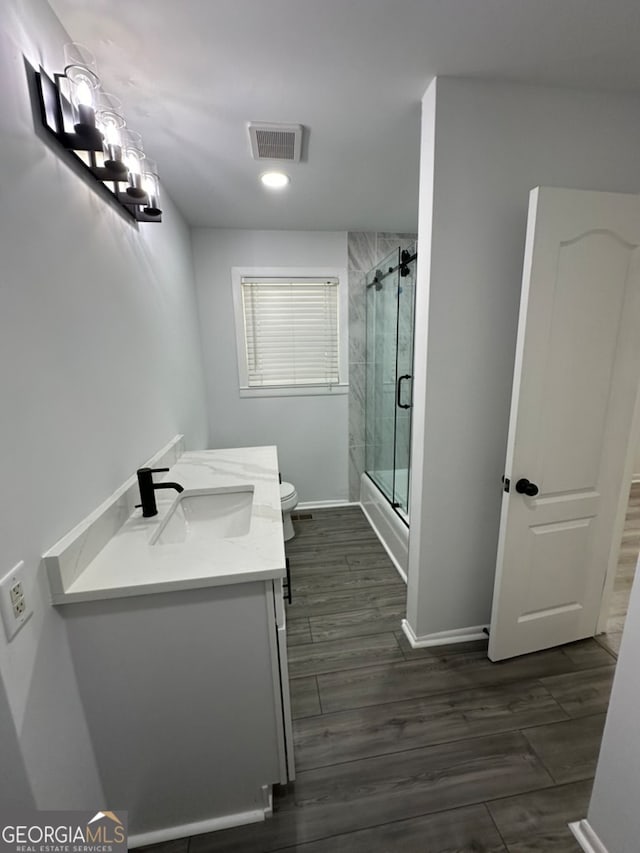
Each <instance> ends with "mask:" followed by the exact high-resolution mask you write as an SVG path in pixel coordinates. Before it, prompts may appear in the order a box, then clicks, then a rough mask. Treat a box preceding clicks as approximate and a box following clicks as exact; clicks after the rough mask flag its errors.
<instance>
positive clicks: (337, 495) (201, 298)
mask: <svg viewBox="0 0 640 853" xmlns="http://www.w3.org/2000/svg"><path fill="white" fill-rule="evenodd" d="M192 240H193V252H194V263H195V269H196V281H197V287H198V303H199V312H200V329H201V337H202V344H203V352H204V363H205V372H206V377H207V388H208V400H209V416H210V423H211V435H210V446H211V447H241V446H246V445H260V444H276V445H277V446H278V458H279V461H280V469H281V471H282V477H283V479H286V480H289V481H290V482H292V483H293V484H294V485H295V486H296V488H297V490H298V494H299V496H300V500H301V501H324V500H346V498H347V495H348V429H349V428H348V396H347V395H346V394H343V395H336V396H332V395H326V394H325V395H317V396H308V397H244V398H240V395H239V391H238V364H237V355H236V338H235V325H234V322H235V321H234V313H233V298H232V289H231V268H232V267H234V266H240V267H322V266H327V267H341V268H342V267H344V268H345V269H346V267H347V235H346V233H345V232H342V231H341V232H334V231H323V232H309V231H243V230H236V229H228V230H227V229H211V228H198V229H195V230H194V231H193V233H192ZM345 285H346V281H345ZM345 321H346V318H345ZM344 331H345V333H346V331H347V329H346V322H345V327H344Z"/></svg>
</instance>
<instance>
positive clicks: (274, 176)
mask: <svg viewBox="0 0 640 853" xmlns="http://www.w3.org/2000/svg"><path fill="white" fill-rule="evenodd" d="M260 180H261V181H262V183H263V184H264V185H265V187H269V189H270V190H281V189H283V188H284V187H286V186H287V184H288V183H289V181H290V178H289V176H288V175H285V173H284V172H265V173H264V174H263V175H260Z"/></svg>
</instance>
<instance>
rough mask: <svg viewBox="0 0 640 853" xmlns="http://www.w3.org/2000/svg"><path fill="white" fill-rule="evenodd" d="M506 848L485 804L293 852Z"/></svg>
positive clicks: (432, 852)
mask: <svg viewBox="0 0 640 853" xmlns="http://www.w3.org/2000/svg"><path fill="white" fill-rule="evenodd" d="M290 849H291V848H289V850H290ZM506 849H507V848H506V847H505V846H504V844H503V843H502V839H501V838H500V834H499V832H498V831H497V830H496V827H495V825H494V823H493V821H492V819H491V816H490V815H489V814H488V812H487V810H486V807H485V806H468V807H467V808H462V809H452V810H449V811H445V812H439V813H438V814H434V815H425V816H423V817H416V818H410V819H409V820H399V821H394V822H393V823H387V824H384V825H383V826H376V827H373V828H371V829H361V830H359V831H357V832H350V833H348V834H346V835H334V836H332V837H331V838H326V839H323V840H322V841H312V842H311V843H310V844H298V845H296V848H295V850H296V853H506Z"/></svg>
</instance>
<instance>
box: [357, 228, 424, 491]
mask: <svg viewBox="0 0 640 853" xmlns="http://www.w3.org/2000/svg"><path fill="white" fill-rule="evenodd" d="M415 240H416V235H415V234H394V233H390V232H377V233H376V232H363V231H353V232H349V234H348V237H347V247H348V268H349V499H350V500H352V501H357V500H358V499H359V497H360V477H361V475H362V473H363V471H364V469H365V393H366V343H367V330H366V318H367V308H366V298H367V297H366V292H367V291H366V283H365V281H366V276H367V273H368V272H369V270H370V269H371V268H372V267H373V266H375V265H376V264H377V263H379V262H380V261H381V260H382V259H383V258H384V257H385V256H386V255H388V254H389V252H391V251H393V250H394V249H397V248H398V246H400V247H401V248H403V249H404V248H407V247H408V246H409V245H410V244H411V243H413V242H414V241H415Z"/></svg>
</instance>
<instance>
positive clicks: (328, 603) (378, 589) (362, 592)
mask: <svg viewBox="0 0 640 853" xmlns="http://www.w3.org/2000/svg"><path fill="white" fill-rule="evenodd" d="M293 590H294V593H293V603H292V604H291V605H290V607H289V610H288V612H289V613H290V614H291V615H292V616H323V615H327V614H330V613H346V612H348V611H350V610H358V609H359V608H362V607H380V606H386V605H388V604H398V603H401V602H402V603H403V602H406V600H407V589H406V587H405V585H404V584H403V583H402V581H398V582H397V583H396V582H395V581H394V582H393V583H389V584H386V585H385V586H375V587H371V588H367V589H348V590H340V589H337V590H333V591H322V592H312V593H306V594H299V593H298V592H296V590H295V581H294V584H293Z"/></svg>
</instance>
